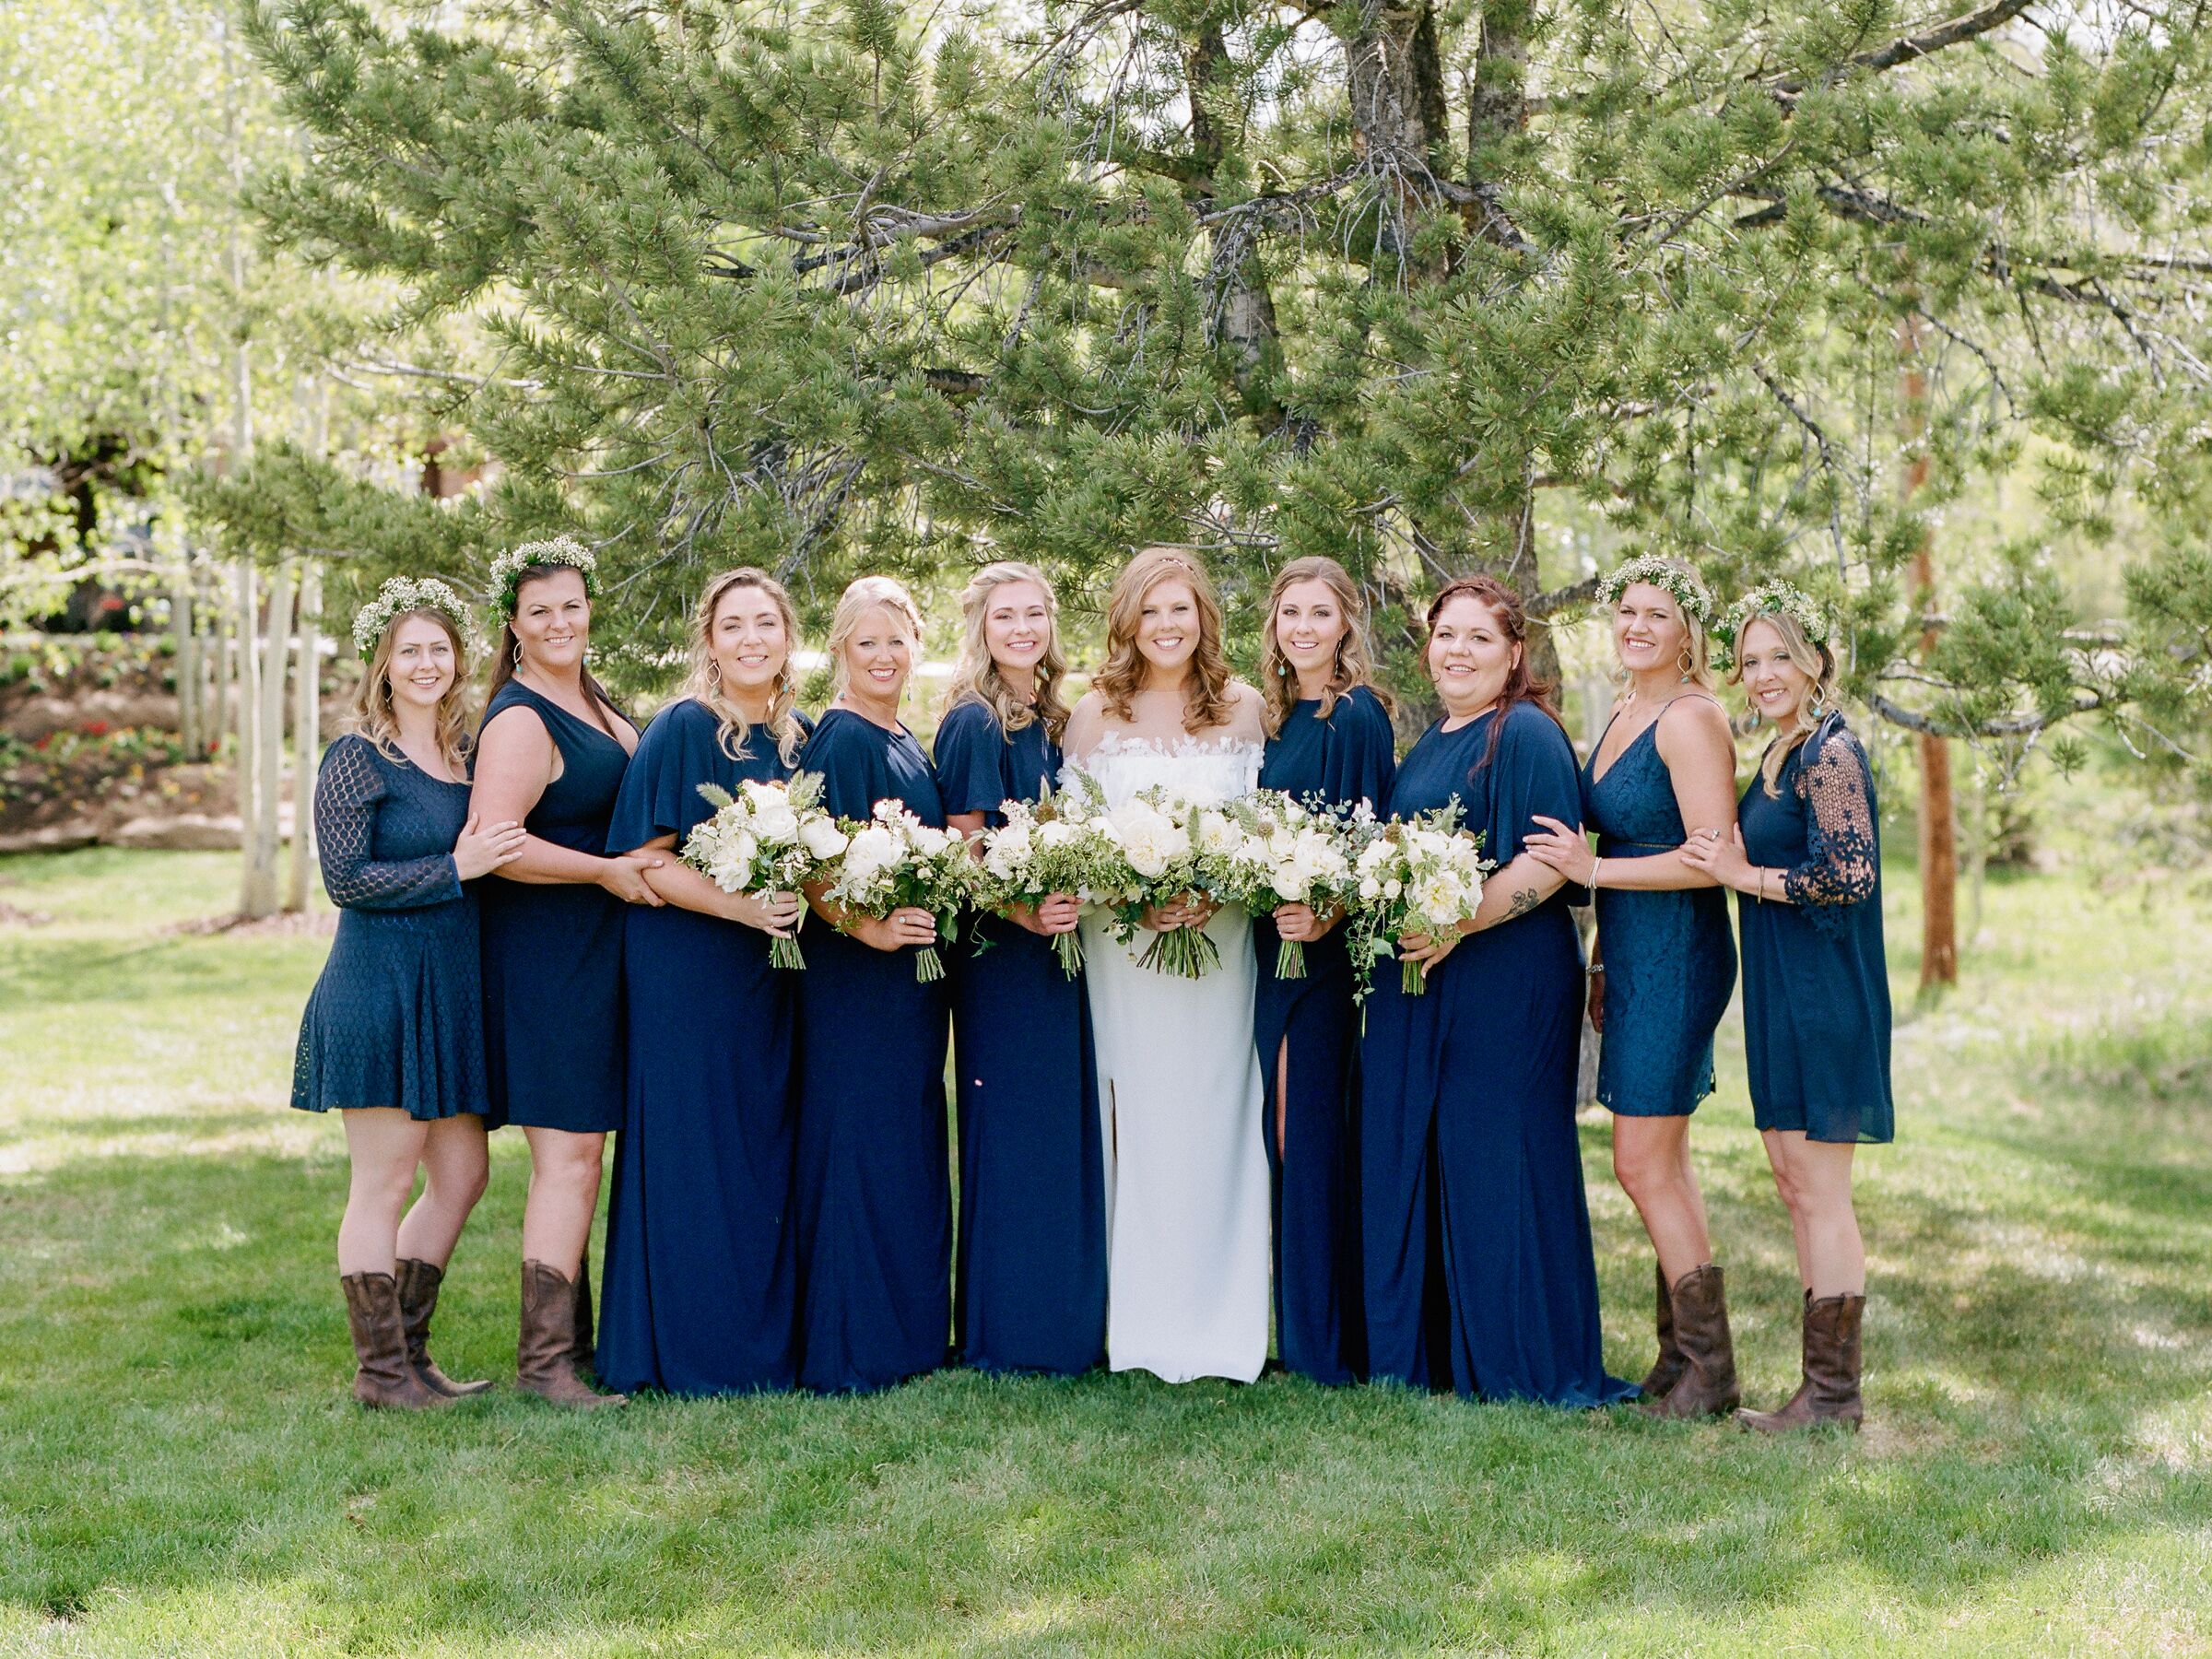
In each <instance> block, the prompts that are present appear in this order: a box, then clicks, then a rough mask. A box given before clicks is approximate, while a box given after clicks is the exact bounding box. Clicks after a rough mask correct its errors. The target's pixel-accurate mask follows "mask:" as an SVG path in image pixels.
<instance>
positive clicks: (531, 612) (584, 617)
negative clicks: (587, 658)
mask: <svg viewBox="0 0 2212 1659" xmlns="http://www.w3.org/2000/svg"><path fill="white" fill-rule="evenodd" d="M514 637H515V638H516V639H517V640H518V641H521V642H522V647H523V661H524V664H525V665H528V666H530V667H534V668H537V669H539V670H541V671H546V670H550V671H552V672H555V673H562V674H566V673H572V672H574V671H575V670H576V669H577V668H579V667H581V666H582V663H583V648H584V647H585V646H586V645H587V644H589V643H590V642H591V638H592V602H591V599H590V597H589V596H588V595H587V594H585V593H584V591H583V574H582V571H575V570H571V569H570V568H569V567H568V566H565V565H562V566H557V567H555V568H554V569H551V570H549V571H547V572H546V573H545V574H544V575H542V576H532V577H529V578H527V579H525V580H524V582H523V585H522V591H521V592H520V593H519V594H516V595H515V601H514Z"/></svg>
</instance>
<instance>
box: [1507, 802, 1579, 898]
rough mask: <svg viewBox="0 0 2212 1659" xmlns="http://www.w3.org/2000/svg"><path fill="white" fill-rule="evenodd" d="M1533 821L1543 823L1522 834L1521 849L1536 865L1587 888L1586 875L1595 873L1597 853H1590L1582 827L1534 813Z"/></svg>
mask: <svg viewBox="0 0 2212 1659" xmlns="http://www.w3.org/2000/svg"><path fill="white" fill-rule="evenodd" d="M1535 821H1536V822H1537V823H1539V824H1541V825H1543V826H1544V828H1543V829H1541V830H1536V831H1535V833H1534V834H1531V835H1527V836H1524V837H1523V838H1522V841H1521V851H1522V852H1524V853H1527V854H1528V855H1529V856H1530V857H1531V858H1533V859H1535V861H1536V862H1537V863H1538V864H1541V865H1546V866H1547V867H1548V868H1551V869H1554V870H1557V871H1558V872H1559V874H1560V875H1562V876H1564V877H1567V879H1568V880H1570V881H1571V882H1573V883H1574V884H1575V885H1576V886H1578V887H1588V886H1589V885H1590V877H1593V876H1594V875H1596V874H1597V854H1596V853H1593V852H1591V850H1590V842H1589V841H1588V840H1587V839H1586V838H1585V837H1584V836H1583V832H1582V830H1581V829H1580V828H1579V827H1577V826H1575V825H1571V824H1566V823H1562V822H1560V821H1559V819H1558V818H1546V817H1545V816H1544V815H1543V814H1542V813H1540V812H1539V813H1537V814H1535Z"/></svg>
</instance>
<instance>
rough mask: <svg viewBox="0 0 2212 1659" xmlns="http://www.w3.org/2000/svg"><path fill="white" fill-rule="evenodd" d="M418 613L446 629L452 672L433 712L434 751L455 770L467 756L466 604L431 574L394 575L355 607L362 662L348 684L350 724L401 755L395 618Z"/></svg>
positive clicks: (387, 755)
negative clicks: (351, 685) (394, 672)
mask: <svg viewBox="0 0 2212 1659" xmlns="http://www.w3.org/2000/svg"><path fill="white" fill-rule="evenodd" d="M409 617H420V618H422V619H423V620H424V621H426V622H430V623H434V624H436V625H437V626H438V627H440V628H441V629H444V630H445V637H446V639H447V640H448V641H451V642H452V644H453V680H452V682H451V683H450V684H448V685H447V687H446V688H445V691H444V694H443V695H442V696H441V697H440V698H439V699H438V708H437V711H436V712H435V715H434V716H433V724H434V725H435V727H436V737H437V744H438V752H439V754H440V755H441V756H442V757H444V759H445V764H446V769H447V770H448V771H452V772H453V773H454V774H455V775H456V776H458V775H461V774H463V773H464V772H465V771H466V769H467V761H468V747H469V744H468V607H467V606H465V605H463V604H462V603H461V599H460V596H459V595H458V594H455V593H454V592H453V589H452V588H450V587H448V586H447V585H446V584H445V583H444V582H440V581H439V580H438V579H437V578H436V577H434V576H425V577H421V578H418V579H415V580H412V581H411V580H409V579H408V578H406V577H405V576H394V578H393V579H392V580H391V581H389V582H385V583H384V585H383V586H382V588H380V589H379V590H378V591H377V595H376V597H375V598H373V599H371V601H370V602H369V603H368V604H366V605H364V606H361V608H360V609H359V611H357V612H355V613H354V618H353V639H354V643H355V644H356V645H359V646H361V655H362V656H363V657H364V658H365V659H366V661H367V665H366V666H365V667H363V668H362V670H361V677H360V680H359V683H358V684H357V685H356V686H355V687H354V690H353V729H354V731H355V732H356V733H357V734H359V735H360V736H363V737H366V738H367V739H368V740H369V741H370V742H371V743H372V744H374V745H375V746H376V750H377V752H378V753H379V754H381V755H382V756H383V757H384V759H387V760H401V761H404V760H406V754H405V752H404V751H402V750H401V748H400V747H399V711H398V709H397V708H395V707H394V704H393V698H392V652H393V648H394V636H395V635H396V634H397V632H398V629H396V628H395V627H394V623H397V622H399V621H401V620H402V619H404V618H409Z"/></svg>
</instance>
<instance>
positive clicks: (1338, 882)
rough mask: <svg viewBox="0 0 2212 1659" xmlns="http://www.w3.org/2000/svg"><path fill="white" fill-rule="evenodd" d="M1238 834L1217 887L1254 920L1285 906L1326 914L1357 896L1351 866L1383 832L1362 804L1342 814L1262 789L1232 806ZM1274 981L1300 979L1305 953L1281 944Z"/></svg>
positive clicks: (1295, 943) (1297, 945) (1295, 944)
mask: <svg viewBox="0 0 2212 1659" xmlns="http://www.w3.org/2000/svg"><path fill="white" fill-rule="evenodd" d="M1230 814H1231V815H1232V816H1233V818H1234V821H1235V822H1236V824H1237V826H1238V828H1239V830H1241V839H1240V841H1239V844H1238V845H1237V846H1236V848H1235V849H1234V850H1233V851H1232V852H1231V853H1230V855H1229V857H1228V859H1227V860H1226V861H1225V862H1226V869H1225V871H1224V873H1223V877H1222V879H1223V882H1224V885H1225V886H1227V887H1228V888H1230V890H1231V891H1232V892H1233V894H1234V896H1235V898H1236V900H1237V901H1238V902H1239V903H1241V904H1242V905H1243V906H1244V907H1245V908H1246V909H1248V910H1250V911H1251V912H1253V914H1255V915H1260V914H1266V913H1269V912H1273V911H1275V910H1276V909H1277V908H1278V907H1279V906H1282V905H1285V904H1304V905H1310V906H1312V908H1313V909H1314V910H1315V911H1326V910H1328V909H1330V908H1331V907H1332V906H1335V905H1338V904H1344V905H1346V906H1347V908H1348V907H1349V901H1350V900H1352V899H1353V898H1354V897H1355V895H1356V892H1357V888H1358V883H1357V882H1356V881H1355V880H1354V879H1353V875H1352V870H1353V861H1354V860H1355V859H1356V858H1357V857H1358V856H1359V852H1360V850H1361V849H1362V848H1363V847H1365V846H1366V845H1368V844H1369V843H1371V841H1373V840H1374V839H1375V837H1376V836H1377V835H1379V834H1380V833H1381V832H1382V831H1381V826H1380V825H1378V824H1377V823H1376V821H1375V814H1374V809H1373V808H1372V807H1371V806H1369V805H1368V804H1367V803H1366V802H1365V801H1361V802H1360V803H1359V805H1358V806H1354V807H1351V808H1348V809H1347V808H1343V807H1335V806H1326V805H1324V804H1322V803H1320V802H1318V801H1315V802H1302V801H1300V800H1299V799H1298V798H1297V797H1296V796H1294V795H1291V794H1286V793H1285V792H1284V791H1282V790H1279V789H1263V790H1260V791H1258V792H1257V793H1255V794H1251V795H1248V796H1246V797H1245V798H1244V799H1243V800H1241V801H1239V802H1237V803H1236V804H1235V805H1234V806H1232V807H1231V808H1230ZM1275 974H1276V977H1277V979H1303V978H1305V977H1306V947H1305V946H1304V944H1303V943H1301V942H1300V941H1299V940H1297V939H1285V940H1283V941H1282V944H1281V948H1279V949H1278V950H1277V952H1276V957H1275Z"/></svg>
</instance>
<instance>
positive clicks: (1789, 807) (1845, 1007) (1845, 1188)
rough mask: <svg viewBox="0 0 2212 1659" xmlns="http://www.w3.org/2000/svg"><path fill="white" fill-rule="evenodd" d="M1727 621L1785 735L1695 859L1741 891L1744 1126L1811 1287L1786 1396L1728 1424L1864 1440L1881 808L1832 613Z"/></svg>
mask: <svg viewBox="0 0 2212 1659" xmlns="http://www.w3.org/2000/svg"><path fill="white" fill-rule="evenodd" d="M1737 616H1738V618H1739V623H1740V625H1739V627H1738V629H1737V630H1736V636H1735V639H1736V650H1735V673H1734V675H1733V676H1732V677H1733V678H1734V679H1735V681H1736V683H1737V684H1739V685H1741V686H1742V687H1743V688H1744V689H1745V690H1746V691H1747V693H1749V695H1750V699H1751V706H1752V707H1753V708H1754V709H1756V710H1758V712H1759V718H1760V719H1762V720H1764V721H1765V722H1767V723H1768V724H1770V725H1771V726H1773V727H1774V729H1775V731H1776V733H1777V735H1776V737H1775V739H1774V741H1773V742H1772V743H1771V745H1769V746H1768V748H1767V752H1766V754H1765V756H1764V757H1763V758H1762V759H1760V761H1759V775H1758V776H1757V777H1756V778H1754V779H1753V780H1752V781H1751V786H1750V787H1749V788H1748V789H1747V790H1746V791H1745V792H1744V796H1743V800H1742V802H1741V803H1740V804H1739V805H1738V806H1737V808H1736V812H1737V822H1738V825H1739V828H1738V830H1737V831H1736V833H1735V835H1734V836H1733V837H1727V838H1724V837H1722V836H1720V835H1717V834H1715V833H1713V832H1712V831H1711V830H1708V831H1706V832H1705V833H1704V834H1703V835H1702V836H1700V837H1699V838H1697V839H1696V840H1694V841H1692V843H1691V845H1690V848H1689V850H1688V853H1687V856H1688V857H1689V858H1690V859H1691V860H1692V862H1694V863H1695V864H1697V865H1698V866H1699V867H1700V868H1701V869H1703V870H1705V871H1706V872H1708V873H1709V874H1710V875H1712V877H1713V878H1714V879H1715V880H1717V881H1719V882H1721V883H1722V884H1723V885H1724V886H1725V887H1730V888H1735V891H1736V893H1737V895H1738V897H1737V900H1736V909H1737V912H1738V915H1739V917H1740V919H1741V921H1742V923H1743V929H1744V1060H1745V1063H1746V1069H1747V1071H1748V1073H1749V1075H1750V1083H1751V1111H1752V1117H1753V1121H1754V1122H1756V1123H1757V1124H1758V1125H1759V1134H1760V1135H1761V1136H1762V1137H1763V1138H1764V1139H1765V1141H1766V1144H1767V1161H1768V1162H1769V1163H1770V1164H1771V1166H1772V1167H1773V1171H1774V1184H1775V1185H1776V1186H1777V1187H1779V1188H1780V1189H1781V1192H1782V1198H1783V1203H1784V1204H1785V1205H1787V1206H1789V1211H1790V1226H1791V1230H1792V1231H1793V1232H1794V1234H1795V1235H1796V1240H1797V1272H1798V1277H1799V1278H1800V1279H1801V1281H1802V1282H1803V1286H1804V1289H1805V1332H1804V1358H1805V1365H1804V1377H1803V1381H1802V1382H1800V1383H1799V1385H1798V1389H1797V1392H1796V1394H1794V1395H1792V1396H1791V1398H1790V1401H1789V1403H1788V1404H1787V1405H1785V1406H1783V1407H1782V1409H1781V1410H1779V1411H1746V1412H1739V1413H1738V1414H1737V1420H1738V1421H1740V1422H1742V1423H1744V1424H1745V1425H1747V1427H1749V1428H1752V1429H1758V1430H1764V1431H1765V1432H1768V1433H1779V1432H1782V1431H1783V1430H1793V1429H1804V1428H1808V1427H1810V1426H1811V1425H1813V1424H1815V1423H1821V1422H1836V1423H1842V1424H1844V1425H1845V1426H1847V1427H1849V1428H1852V1429H1856V1428H1857V1427H1858V1426H1859V1419H1860V1418H1861V1417H1862V1416H1863V1415H1864V1408H1863V1406H1861V1404H1860V1399H1859V1376H1860V1370H1861V1366H1860V1348H1859V1325H1860V1321H1861V1319H1862V1317H1863V1316H1864V1314H1865V1311H1866V1246H1865V1242H1864V1241H1862V1240H1861V1238H1860V1236H1859V1218H1858V1216H1857V1213H1856V1212H1855V1211H1854V1210H1853V1207H1852V1202H1851V1166H1852V1152H1853V1147H1854V1146H1855V1145H1856V1144H1857V1143H1858V1142H1860V1141H1865V1142H1868V1143H1872V1144H1880V1143H1884V1142H1887V1141H1888V1140H1889V1139H1890V1138H1891V1137H1892V1136H1893V1135H1894V1134H1895V1129H1894V1124H1893V1112H1892V1103H1891V1100H1890V1093H1889V975H1888V966H1887V964H1886V962H1885V960H1884V958H1883V955H1882V849H1881V837H1880V832H1879V828H1878V827H1879V825H1880V823H1881V812H1880V808H1879V806H1878V805H1877V802H1876V799H1875V793H1874V773H1873V771H1872V770H1871V769H1870V768H1869V767H1868V766H1867V764H1866V751H1865V749H1864V748H1862V747H1860V745H1859V740H1858V738H1857V737H1856V736H1854V735H1853V733H1852V730H1851V728H1850V727H1849V726H1848V725H1846V724H1844V722H1843V715H1842V712H1841V710H1838V709H1836V708H1835V707H1834V706H1833V699H1834V696H1835V689H1834V684H1835V671H1836V662H1835V656H1834V654H1833V653H1831V652H1830V650H1829V648H1828V644H1827V640H1828V619H1827V618H1826V617H1824V616H1823V615H1822V614H1821V613H1820V611H1819V609H1818V607H1817V606H1815V605H1814V604H1813V602H1812V601H1811V600H1810V599H1809V598H1807V597H1806V595H1805V594H1801V593H1799V592H1798V591H1797V590H1796V589H1794V588H1791V587H1787V586H1783V585H1781V584H1777V585H1775V586H1773V587H1769V588H1764V589H1761V590H1759V592H1757V593H1754V594H1751V595H1750V596H1749V597H1748V598H1747V599H1746V600H1745V601H1744V602H1743V604H1742V606H1740V607H1739V608H1738V611H1737Z"/></svg>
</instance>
